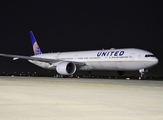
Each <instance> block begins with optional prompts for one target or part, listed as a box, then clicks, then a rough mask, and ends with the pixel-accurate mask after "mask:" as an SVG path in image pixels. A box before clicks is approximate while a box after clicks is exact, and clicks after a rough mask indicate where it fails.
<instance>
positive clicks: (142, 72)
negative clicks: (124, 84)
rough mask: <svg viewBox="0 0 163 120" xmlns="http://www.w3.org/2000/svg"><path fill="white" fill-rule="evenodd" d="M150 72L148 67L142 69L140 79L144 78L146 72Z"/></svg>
mask: <svg viewBox="0 0 163 120" xmlns="http://www.w3.org/2000/svg"><path fill="white" fill-rule="evenodd" d="M145 72H148V69H140V70H139V73H140V77H139V80H143V79H144V73H145Z"/></svg>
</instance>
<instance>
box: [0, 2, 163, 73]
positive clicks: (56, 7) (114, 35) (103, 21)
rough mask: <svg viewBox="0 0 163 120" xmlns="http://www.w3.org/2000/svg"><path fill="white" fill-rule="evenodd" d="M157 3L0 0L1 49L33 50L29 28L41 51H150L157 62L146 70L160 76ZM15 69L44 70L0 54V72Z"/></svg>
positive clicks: (161, 56)
mask: <svg viewBox="0 0 163 120" xmlns="http://www.w3.org/2000/svg"><path fill="white" fill-rule="evenodd" d="M162 6H163V2H162V1H161V0H160V1H159V0H158V1H151V0H148V1H142V0H141V1H138V0H135V1H131V0H130V1H118V0H114V1H111V2H110V1H109V2H101V1H99V2H97V1H96V2H95V1H92V2H88V1H77V2H70V1H69V2H67V1H66V2H65V1H61V2H55V1H52V0H51V1H49V0H45V1H43V0H42V1H41V0H40V1H34V0H33V1H30V0H28V1H18V0H14V1H5V2H1V4H0V53H6V54H16V55H26V56H29V55H33V50H32V45H31V41H30V36H29V31H33V33H34V35H35V37H36V39H37V42H38V44H39V46H40V48H41V50H42V52H43V53H47V52H58V51H60V52H62V51H81V50H97V49H102V48H105V49H109V48H140V49H144V50H147V51H150V52H152V53H154V55H155V56H156V57H157V58H158V59H159V64H157V65H156V66H155V67H153V68H151V69H149V72H148V73H147V74H148V75H154V76H155V75H157V76H162V73H163V72H162V65H163V62H162V61H163V54H162V52H163V47H162V44H163V42H162V38H163V37H162V32H163V30H162V28H163V25H162V22H163V17H162V16H163V9H162ZM15 71H16V72H22V71H23V72H24V73H26V72H35V71H37V73H40V74H44V73H48V71H47V70H44V69H42V68H39V67H37V66H35V65H33V64H31V63H29V62H28V61H26V60H17V61H13V60H12V59H11V58H4V57H0V73H1V72H6V73H13V72H15ZM136 72H137V71H136ZM137 73H138V72H137Z"/></svg>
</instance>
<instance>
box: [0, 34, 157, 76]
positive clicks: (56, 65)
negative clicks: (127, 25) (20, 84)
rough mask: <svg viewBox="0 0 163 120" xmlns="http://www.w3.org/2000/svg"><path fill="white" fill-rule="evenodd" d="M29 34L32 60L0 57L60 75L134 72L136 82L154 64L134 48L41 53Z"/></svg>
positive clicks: (147, 55)
mask: <svg viewBox="0 0 163 120" xmlns="http://www.w3.org/2000/svg"><path fill="white" fill-rule="evenodd" d="M29 33H30V37H31V41H32V46H33V51H34V55H33V56H21V55H9V54H0V56H3V57H12V58H13V60H17V59H26V60H28V61H29V62H31V63H33V64H35V65H37V66H39V67H42V68H45V69H49V70H56V71H57V73H58V74H60V75H73V74H74V73H75V72H76V71H77V70H85V71H93V70H107V71H117V72H118V73H119V74H120V75H123V74H124V72H125V71H136V70H138V71H139V73H140V77H139V79H143V78H144V73H145V72H147V70H148V68H150V67H152V66H154V65H156V64H157V63H158V59H157V58H156V57H155V56H154V55H153V53H151V52H148V51H146V50H142V49H138V48H123V49H114V48H111V49H106V50H104V49H102V50H89V51H74V52H57V53H42V52H41V50H40V48H39V46H38V44H37V41H36V39H35V37H34V35H33V32H32V31H29Z"/></svg>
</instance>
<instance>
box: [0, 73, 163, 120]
mask: <svg viewBox="0 0 163 120" xmlns="http://www.w3.org/2000/svg"><path fill="white" fill-rule="evenodd" d="M1 119H2V120H11V119H12V120H20V119H21V120H22V119H23V120H29V119H30V120H45V119H46V120H47V119H48V120H65V119H66V120H101V119H102V120H108V119H111V120H146V119H148V120H163V81H148V80H144V81H142V80H117V79H114V80H113V79H82V78H80V79H76V78H58V79H57V78H50V77H13V78H12V77H2V76H0V120H1Z"/></svg>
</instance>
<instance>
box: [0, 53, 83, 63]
mask: <svg viewBox="0 0 163 120" xmlns="http://www.w3.org/2000/svg"><path fill="white" fill-rule="evenodd" d="M0 56H3V57H11V58H13V60H17V59H26V60H34V61H40V62H47V63H56V62H60V61H64V60H59V59H48V58H39V57H30V56H21V55H9V54H0ZM69 62H73V63H74V64H77V65H84V63H82V62H75V61H69Z"/></svg>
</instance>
